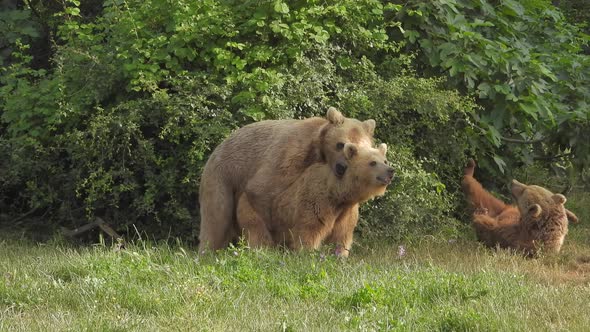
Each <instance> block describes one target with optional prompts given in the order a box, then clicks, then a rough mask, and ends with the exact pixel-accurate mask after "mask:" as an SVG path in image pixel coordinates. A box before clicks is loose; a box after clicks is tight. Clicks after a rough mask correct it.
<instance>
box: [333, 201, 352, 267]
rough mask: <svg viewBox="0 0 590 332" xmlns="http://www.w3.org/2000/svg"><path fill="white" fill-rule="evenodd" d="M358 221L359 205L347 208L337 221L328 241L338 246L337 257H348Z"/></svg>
mask: <svg viewBox="0 0 590 332" xmlns="http://www.w3.org/2000/svg"><path fill="white" fill-rule="evenodd" d="M358 219H359V205H358V204H355V205H353V206H351V207H348V208H346V209H345V210H344V211H343V212H342V213H340V215H339V216H338V218H337V219H336V222H335V223H334V228H333V229H332V233H330V235H329V236H328V238H327V239H326V242H327V243H334V244H336V250H335V254H336V256H340V257H348V255H349V253H350V248H351V246H352V240H353V234H354V228H355V227H356V224H357V222H358Z"/></svg>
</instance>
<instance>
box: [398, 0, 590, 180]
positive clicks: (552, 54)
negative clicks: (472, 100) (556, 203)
mask: <svg viewBox="0 0 590 332" xmlns="http://www.w3.org/2000/svg"><path fill="white" fill-rule="evenodd" d="M404 4H405V5H404V6H403V7H402V6H401V5H400V6H399V7H398V8H399V9H400V10H399V12H398V14H397V15H396V19H397V20H400V21H402V22H403V28H404V29H405V31H404V33H403V37H400V38H402V39H403V38H407V40H408V41H409V42H410V43H409V44H408V47H407V49H408V50H412V51H419V52H418V53H419V55H420V57H419V61H418V63H419V68H420V69H423V70H424V71H425V72H427V73H431V74H434V75H440V74H446V75H448V77H449V79H450V83H451V85H452V86H453V87H456V88H458V89H459V90H461V91H466V92H469V93H471V94H475V95H477V97H478V103H479V104H480V105H482V106H483V109H482V111H480V112H477V114H476V117H475V120H476V121H477V123H476V124H477V127H476V132H477V133H480V134H481V135H484V136H485V138H486V140H480V141H478V142H476V143H477V147H478V150H479V151H480V152H479V156H480V157H481V158H480V159H482V160H484V161H487V160H493V161H495V165H494V168H495V169H498V170H500V171H501V172H504V171H505V170H506V169H512V168H514V167H515V165H518V164H520V163H523V162H524V163H527V164H530V163H532V162H533V160H534V159H539V158H541V159H547V160H553V159H557V160H563V159H565V161H567V162H573V163H574V165H575V166H577V169H578V170H580V169H582V168H587V167H588V166H589V165H590V159H588V156H589V155H590V153H589V152H590V145H588V144H589V143H588V140H580V139H579V137H583V136H588V135H589V134H590V132H589V131H588V129H589V128H590V127H589V126H588V116H587V114H588V98H589V97H590V89H589V86H590V84H589V83H590V71H588V68H589V67H590V57H588V56H587V55H585V54H583V53H582V52H581V51H582V47H583V46H584V45H587V43H588V40H589V39H588V36H587V35H584V34H583V33H581V32H580V31H579V30H578V29H577V28H576V27H574V26H572V25H570V24H569V23H568V22H567V21H566V20H565V19H564V17H563V15H562V14H561V13H560V11H559V10H558V9H557V8H555V7H553V5H552V4H551V3H550V2H549V1H537V0H531V1H514V0H502V1H488V0H452V1H422V0H414V1H409V2H405V3H404ZM533 143H537V144H536V145H534V144H533ZM482 166H484V167H487V162H486V163H484V164H483V165H482ZM488 168H489V167H488Z"/></svg>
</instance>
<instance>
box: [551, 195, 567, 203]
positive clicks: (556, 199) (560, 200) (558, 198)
mask: <svg viewBox="0 0 590 332" xmlns="http://www.w3.org/2000/svg"><path fill="white" fill-rule="evenodd" d="M551 198H553V201H554V202H555V203H557V204H565V202H566V201H567V198H565V196H563V195H562V194H555V195H553V196H551Z"/></svg>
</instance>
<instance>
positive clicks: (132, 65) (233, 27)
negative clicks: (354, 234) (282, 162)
mask: <svg viewBox="0 0 590 332" xmlns="http://www.w3.org/2000/svg"><path fill="white" fill-rule="evenodd" d="M588 13H590V10H588V4H587V1H584V0H579V1H574V0H570V1H553V2H551V1H542V0H527V1H515V0H498V1H494V0H444V1H443V0H438V1H425V0H410V1H378V0H361V1H357V0H344V1H314V0H299V1H282V0H272V1H271V0H264V1H250V0H245V1H242V0H241V1H235V0H201V1H189V0H175V1H171V0H142V1H139V0H52V1H40V0H3V1H1V2H0V65H1V66H2V69H1V71H0V211H1V212H0V222H2V223H4V225H8V226H9V227H14V228H23V229H29V230H34V231H37V232H42V233H45V234H51V233H52V231H53V230H55V229H57V227H59V226H66V227H76V226H80V225H82V224H84V223H86V222H87V221H88V220H90V219H91V218H93V217H94V216H100V217H102V218H104V219H105V220H107V222H108V223H109V224H111V225H112V226H114V227H115V228H116V229H118V230H121V231H125V230H129V229H131V226H132V225H133V227H135V228H137V230H139V231H141V232H145V233H147V234H150V236H153V237H155V238H166V237H169V236H174V237H176V236H178V237H181V238H183V239H185V240H193V239H194V234H195V231H196V230H197V229H198V223H199V220H198V219H199V217H198V208H199V207H198V204H197V199H198V197H197V192H198V184H199V176H200V174H201V169H202V167H203V165H204V163H205V162H206V160H207V157H208V155H209V154H210V153H211V151H212V150H213V149H214V148H215V147H216V145H217V144H219V143H220V142H221V141H222V140H223V139H224V138H225V137H226V136H227V135H228V134H229V133H230V132H231V131H232V130H234V129H236V128H238V127H240V126H243V125H245V124H248V123H251V122H254V121H260V120H264V119H287V118H305V117H309V116H322V115H323V114H325V111H326V110H327V108H328V107H329V106H336V107H338V108H339V109H340V110H341V111H342V112H343V113H344V114H345V115H346V116H349V117H357V118H359V119H368V118H374V119H375V120H376V121H377V131H376V137H377V140H378V141H381V142H386V143H388V144H389V145H390V152H389V154H390V155H389V158H390V160H391V161H392V164H393V165H394V166H395V167H396V170H397V174H398V179H397V181H396V182H395V183H394V184H393V185H392V186H391V187H390V189H389V191H388V194H387V195H386V196H385V197H383V198H380V199H377V200H375V201H374V202H371V203H368V204H366V205H365V206H364V207H363V214H362V219H361V225H360V227H359V230H360V232H362V233H366V234H377V235H383V236H387V237H391V238H399V237H402V236H409V235H412V234H416V233H424V232H427V233H432V232H437V231H441V230H443V231H451V232H452V231H453V230H455V229H456V228H457V227H456V226H457V225H460V222H458V220H461V219H463V218H462V213H463V210H462V207H461V206H462V205H461V198H462V196H461V194H460V193H459V192H458V191H459V182H460V177H461V173H462V166H463V164H464V162H465V160H466V158H467V157H469V156H473V157H475V158H476V159H477V160H478V162H479V164H480V167H481V168H480V172H479V173H478V174H479V176H480V177H481V178H482V181H484V182H485V183H486V184H487V185H489V186H490V187H492V188H499V190H500V191H501V190H502V189H503V188H504V183H505V182H506V179H508V178H510V177H512V176H513V172H514V171H515V170H521V169H523V168H527V167H530V166H531V165H535V167H540V168H541V169H544V170H546V171H547V172H550V173H547V174H553V175H556V176H558V178H559V179H562V181H561V182H560V183H561V184H564V185H569V186H574V185H575V186H587V184H588V182H589V181H588V176H589V174H588V169H589V166H590V153H589V152H590V151H589V150H590V140H589V139H588V138H589V137H590V123H589V118H588V114H589V112H590V111H589V109H588V98H589V96H590V91H589V89H590V84H589V76H590V69H589V68H590V66H589V61H590V60H589V59H590V58H589V52H588V35H587V33H588V25H587V23H588V21H589V14H588Z"/></svg>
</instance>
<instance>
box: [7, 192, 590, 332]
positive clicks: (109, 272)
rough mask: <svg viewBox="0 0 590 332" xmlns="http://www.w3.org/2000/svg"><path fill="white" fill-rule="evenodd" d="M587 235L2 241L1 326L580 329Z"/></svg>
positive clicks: (589, 264)
mask: <svg viewBox="0 0 590 332" xmlns="http://www.w3.org/2000/svg"><path fill="white" fill-rule="evenodd" d="M584 199H585V198H584ZM584 199H582V198H580V199H578V200H575V199H573V200H571V201H572V203H571V204H570V203H569V202H568V206H569V207H570V208H571V209H572V210H574V211H578V210H576V208H581V207H585V206H587V203H588V201H585V200H584ZM576 204H577V205H576ZM584 212H586V211H585V210H584ZM580 219H581V220H582V223H584V222H585V221H586V220H588V216H587V215H586V214H581V215H580ZM589 238H590V227H589V226H588V225H586V224H580V225H574V226H572V227H571V228H570V235H569V237H568V238H567V239H566V244H565V246H564V248H563V250H562V254H561V255H559V256H547V257H541V258H539V259H525V258H522V257H520V256H518V255H513V254H511V253H510V252H507V251H491V250H487V249H485V248H483V247H481V246H479V245H478V244H477V243H475V241H473V240H471V239H469V238H468V237H466V238H464V239H458V240H454V239H451V240H442V239H436V238H433V237H428V236H426V237H423V238H417V239H414V240H413V241H411V242H406V243H404V244H386V243H379V242H373V243H371V242H368V241H364V242H361V243H360V244H359V245H357V246H355V248H354V251H353V253H352V254H351V257H350V258H349V259H346V260H341V259H337V258H335V257H333V256H331V255H330V254H329V253H328V251H327V250H328V249H326V250H325V251H322V252H301V253H290V252H284V251H279V250H247V249H241V248H232V249H228V250H226V251H223V252H220V253H218V254H217V255H205V256H199V255H197V254H196V253H195V251H194V250H189V249H187V248H183V246H182V245H178V244H174V245H166V244H159V245H151V244H148V243H146V242H137V243H135V244H133V245H131V246H129V247H128V248H127V249H125V250H121V251H115V250H113V249H112V248H110V247H107V246H104V245H98V246H91V247H73V246H68V245H64V244H58V243H53V244H52V243H49V244H32V243H28V242H25V241H13V240H4V241H0V330H2V331H37V330H42V331H58V330H60V331H70V330H71V331H84V330H90V331H128V330H131V331H146V330H147V331H152V330H183V331H186V330H190V331H230V330H240V331H242V330H243V331H342V330H355V331H356V330H400V331H436V330H439V331H473V330H480V331H531V330H532V331H584V330H587V329H588V326H590V246H589V245H588V242H587V241H588V239H589ZM400 245H403V247H404V249H405V253H404V255H402V256H400V249H399V246H400Z"/></svg>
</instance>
